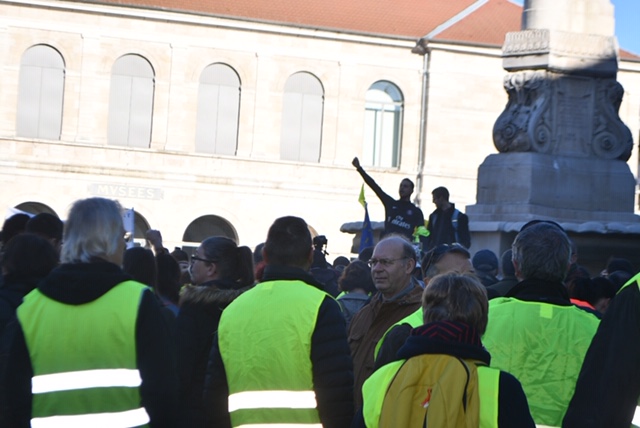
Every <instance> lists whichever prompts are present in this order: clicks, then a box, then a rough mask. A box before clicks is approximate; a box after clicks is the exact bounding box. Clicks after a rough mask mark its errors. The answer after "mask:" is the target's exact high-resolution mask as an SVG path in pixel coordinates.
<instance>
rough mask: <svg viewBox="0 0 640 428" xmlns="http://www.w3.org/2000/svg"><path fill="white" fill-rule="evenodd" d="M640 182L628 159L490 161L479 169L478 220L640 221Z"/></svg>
mask: <svg viewBox="0 0 640 428" xmlns="http://www.w3.org/2000/svg"><path fill="white" fill-rule="evenodd" d="M635 184H636V183H635V179H634V177H633V174H632V173H631V171H630V170H629V166H628V165H627V164H626V162H623V161H611V160H605V159H597V158H576V157H568V156H557V155H549V154H542V153H533V152H520V153H500V154H495V155H490V156H489V157H487V158H486V159H485V160H484V162H483V163H482V165H480V168H479V169H478V189H477V195H476V200H477V203H476V205H470V206H467V208H466V213H467V214H468V215H469V218H470V219H472V220H473V221H503V222H527V221H529V220H533V219H536V218H544V219H550V220H554V221H557V222H571V223H580V222H588V221H597V222H637V221H638V219H637V216H635V215H634V214H633V204H634V189H635Z"/></svg>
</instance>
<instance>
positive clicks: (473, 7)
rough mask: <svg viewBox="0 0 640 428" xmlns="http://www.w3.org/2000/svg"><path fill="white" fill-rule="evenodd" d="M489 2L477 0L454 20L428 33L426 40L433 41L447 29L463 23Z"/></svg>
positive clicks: (449, 20) (453, 18) (451, 19)
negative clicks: (432, 39)
mask: <svg viewBox="0 0 640 428" xmlns="http://www.w3.org/2000/svg"><path fill="white" fill-rule="evenodd" d="M488 2H489V0H477V1H476V2H475V3H473V4H472V5H470V6H469V7H467V8H466V9H464V10H462V11H461V12H459V13H458V14H457V15H455V16H453V17H452V18H450V19H448V20H447V21H445V22H443V23H442V24H440V25H438V26H437V27H436V28H434V29H433V30H431V32H430V33H428V34H427V35H425V36H424V38H425V39H431V38H433V37H435V36H437V35H438V34H440V33H442V32H443V31H445V30H446V29H448V28H450V27H452V26H454V25H455V24H457V23H458V22H460V21H462V20H463V19H464V18H466V17H467V16H469V15H471V14H472V13H473V12H475V11H476V10H478V9H480V8H481V7H482V6H484V5H485V4H487V3H488Z"/></svg>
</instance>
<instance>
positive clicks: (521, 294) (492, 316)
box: [482, 221, 599, 426]
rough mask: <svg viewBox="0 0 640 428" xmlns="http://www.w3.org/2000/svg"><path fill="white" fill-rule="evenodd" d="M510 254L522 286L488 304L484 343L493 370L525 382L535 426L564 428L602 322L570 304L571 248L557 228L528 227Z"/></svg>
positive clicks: (543, 224) (542, 224)
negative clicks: (561, 427) (595, 335)
mask: <svg viewBox="0 0 640 428" xmlns="http://www.w3.org/2000/svg"><path fill="white" fill-rule="evenodd" d="M512 250H513V265H514V267H515V271H516V277H517V278H518V280H519V282H518V284H517V285H516V286H515V287H513V288H512V289H511V290H510V291H508V292H507V293H506V295H505V296H504V297H499V298H496V299H492V300H490V301H489V323H488V325H487V331H486V333H485V334H484V336H483V338H482V341H483V343H484V344H485V346H486V348H487V350H488V351H489V352H490V353H491V356H492V359H491V366H492V367H495V368H498V369H500V370H505V371H508V372H510V373H512V374H513V375H514V376H516V377H517V378H518V379H519V380H520V382H521V383H522V386H523V388H524V391H525V393H526V395H527V398H528V400H529V407H530V408H531V415H532V416H533V418H534V420H535V422H536V424H538V425H547V426H560V425H561V423H562V418H563V416H564V414H565V411H566V410H567V406H568V405H569V400H570V399H571V396H572V394H573V390H574V386H575V383H576V380H577V378H578V373H579V371H580V366H581V365H582V360H583V359H584V355H585V353H586V351H587V348H588V347H589V343H590V342H591V339H592V337H593V335H594V334H595V332H596V329H597V328H598V323H599V320H598V318H596V317H595V316H594V315H592V314H590V313H588V312H586V311H584V310H582V309H579V308H577V307H576V306H574V305H572V304H571V301H570V300H569V294H568V292H567V289H566V288H565V286H564V284H563V281H564V279H565V276H566V274H567V272H568V269H569V264H570V259H571V245H570V243H569V238H568V237H567V235H566V234H565V232H564V230H562V228H561V227H560V226H559V225H558V224H556V223H553V222H546V221H539V222H531V223H530V224H527V225H525V227H524V228H523V229H522V230H520V232H519V233H518V235H517V236H516V239H515V240H514V242H513V245H512Z"/></svg>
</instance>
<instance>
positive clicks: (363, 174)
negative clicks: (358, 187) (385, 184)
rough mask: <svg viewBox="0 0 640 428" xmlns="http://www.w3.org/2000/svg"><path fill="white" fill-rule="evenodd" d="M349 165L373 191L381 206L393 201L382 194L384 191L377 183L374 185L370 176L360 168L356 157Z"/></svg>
mask: <svg viewBox="0 0 640 428" xmlns="http://www.w3.org/2000/svg"><path fill="white" fill-rule="evenodd" d="M351 164H352V165H353V166H354V167H355V168H356V171H358V173H359V174H360V176H361V177H362V179H363V180H364V182H365V183H367V186H369V187H370V188H371V190H373V192H374V193H375V194H376V196H377V197H378V198H379V199H380V200H381V201H382V203H383V204H384V203H386V202H388V201H390V200H391V201H393V200H394V199H393V198H392V197H391V196H389V195H387V194H386V193H384V191H383V190H382V189H381V188H380V186H378V183H376V182H375V181H374V180H373V178H371V176H370V175H369V174H367V173H366V171H365V170H364V168H362V166H360V160H359V159H358V158H357V157H355V158H353V161H351Z"/></svg>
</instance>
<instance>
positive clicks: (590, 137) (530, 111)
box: [493, 70, 633, 161]
mask: <svg viewBox="0 0 640 428" xmlns="http://www.w3.org/2000/svg"><path fill="white" fill-rule="evenodd" d="M504 88H505V90H506V92H507V94H508V101H507V105H506V107H505V109H504V111H503V112H502V114H500V116H499V117H498V119H497V120H496V123H495V125H494V127H493V142H494V145H495V147H496V149H498V151H499V152H500V153H508V152H536V153H547V154H562V155H565V156H571V157H586V158H601V159H608V160H613V159H618V160H623V161H626V160H628V159H629V157H630V156H631V151H632V148H633V138H632V136H631V131H630V130H629V128H628V127H627V126H626V125H625V124H624V123H623V122H622V121H621V120H620V117H619V115H618V111H619V109H620V103H621V102H622V95H623V93H624V90H623V88H622V86H621V85H620V84H619V83H618V82H616V81H615V80H614V79H608V78H607V79H594V78H589V77H584V76H569V75H563V74H560V73H555V72H552V71H548V70H536V71H521V72H514V73H510V74H508V75H507V76H506V77H505V79H504Z"/></svg>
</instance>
